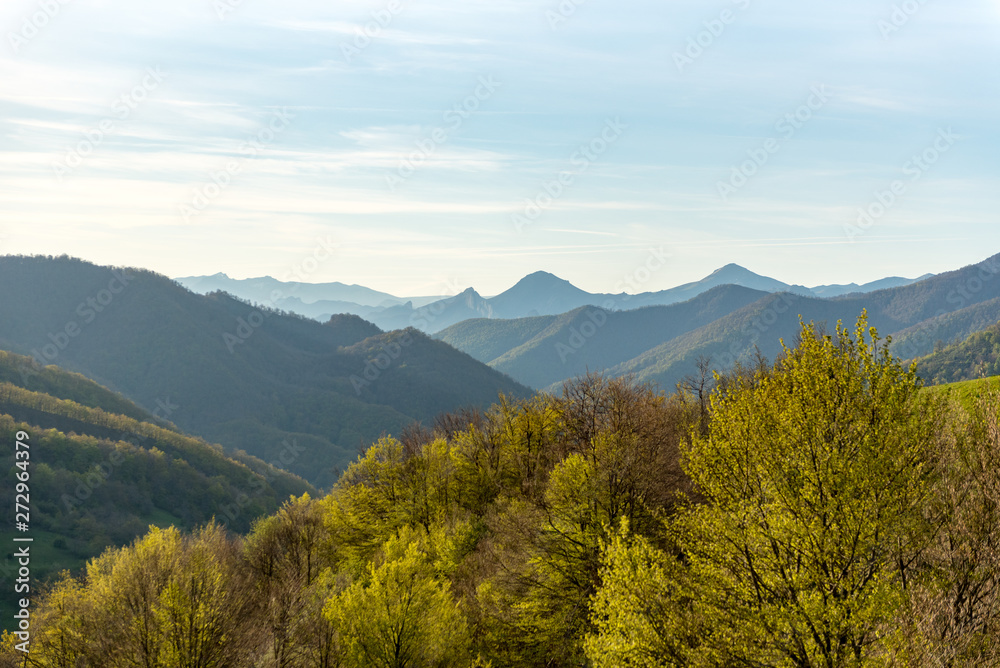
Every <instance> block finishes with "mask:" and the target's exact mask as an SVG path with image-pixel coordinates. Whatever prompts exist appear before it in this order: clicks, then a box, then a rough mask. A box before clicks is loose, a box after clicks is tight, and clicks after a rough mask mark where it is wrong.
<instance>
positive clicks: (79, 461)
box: [0, 351, 316, 618]
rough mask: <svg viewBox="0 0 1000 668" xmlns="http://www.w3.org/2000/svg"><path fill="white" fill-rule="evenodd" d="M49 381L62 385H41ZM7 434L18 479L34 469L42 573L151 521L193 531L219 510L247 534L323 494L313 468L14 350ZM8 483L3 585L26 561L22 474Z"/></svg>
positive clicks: (6, 384)
mask: <svg viewBox="0 0 1000 668" xmlns="http://www.w3.org/2000/svg"><path fill="white" fill-rule="evenodd" d="M43 387H44V388H45V389H48V390H50V392H49V393H46V392H41V391H36V390H38V389H40V388H43ZM19 432H25V433H26V434H28V439H27V443H28V444H29V450H28V452H29V455H30V456H29V458H28V461H29V464H27V465H25V466H24V467H23V469H22V468H17V467H15V463H16V461H18V459H16V457H17V456H16V455H15V448H14V447H13V444H14V443H15V441H16V440H18V439H17V434H18V433H19ZM0 442H3V443H6V444H8V445H9V446H10V447H5V448H4V449H3V454H2V455H0V457H2V469H3V471H4V472H5V475H7V476H8V480H9V481H14V480H15V477H14V473H20V472H22V471H26V472H27V474H28V480H27V482H26V483H25V484H27V486H28V489H29V506H30V513H29V524H30V527H31V531H30V532H29V533H28V534H27V535H29V536H30V537H32V538H34V541H35V542H34V543H33V544H32V553H33V554H34V555H35V558H34V559H33V560H32V577H33V578H34V580H35V581H36V582H39V583H40V582H43V581H44V580H45V579H46V578H47V577H48V576H49V575H51V574H54V573H56V572H58V571H59V570H60V569H62V568H71V569H73V568H79V567H80V566H82V564H83V562H84V561H85V560H86V559H88V558H90V557H94V556H97V555H98V554H100V553H101V552H102V551H103V550H104V549H105V548H107V547H110V546H121V545H124V544H126V543H128V542H129V541H131V540H133V539H134V538H135V537H136V536H139V535H141V534H143V533H145V531H146V529H147V528H148V526H149V525H150V524H157V525H160V526H168V525H170V524H174V525H176V526H178V527H182V528H185V529H192V528H194V527H195V526H197V525H199V524H202V523H204V522H207V521H209V520H211V519H212V518H213V517H215V518H216V520H217V521H219V522H221V523H223V524H225V525H226V526H228V527H229V528H230V529H232V530H233V531H237V532H246V531H248V530H249V529H250V528H251V526H252V525H253V522H254V520H256V519H257V518H259V517H261V516H264V515H267V514H270V513H273V512H275V511H276V510H277V509H278V507H279V506H280V505H281V504H282V503H283V502H284V501H285V500H286V499H288V498H289V497H290V496H301V495H302V494H304V493H311V494H315V493H316V490H315V489H314V488H313V487H312V486H311V485H309V484H308V483H306V482H305V481H304V480H302V479H301V478H298V477H296V476H294V475H292V474H290V473H287V472H285V471H283V470H280V469H278V468H275V467H273V466H271V465H269V464H267V463H265V462H263V461H261V460H259V459H257V458H254V457H251V456H249V455H246V454H243V453H234V454H233V455H226V454H224V453H223V451H222V448H221V447H220V446H218V445H213V444H209V443H206V442H205V441H203V440H200V439H197V438H192V437H190V436H186V435H184V434H182V433H179V432H178V431H176V430H175V429H174V428H173V427H172V426H169V425H167V426H164V425H163V423H162V422H161V421H159V420H157V419H156V418H154V417H153V416H152V415H150V414H148V413H146V412H145V411H144V410H142V409H141V408H139V407H138V406H135V405H134V404H131V403H130V402H128V401H127V400H125V399H124V398H122V397H120V396H118V395H115V394H114V393H112V392H110V391H108V390H107V389H105V388H103V387H101V386H99V385H97V384H96V383H94V382H92V381H89V380H87V379H85V378H83V377H82V376H79V375H78V374H72V373H68V372H66V371H64V370H62V369H59V368H58V367H55V366H48V367H40V366H39V365H37V364H36V363H35V362H34V360H32V359H31V358H28V357H22V356H19V355H14V354H11V353H8V352H3V351H0ZM0 490H2V491H0V502H2V503H3V508H4V511H3V513H4V520H5V521H4V522H3V525H2V527H0V544H3V545H4V546H5V547H4V551H3V554H4V559H3V561H0V581H3V582H0V586H3V588H4V589H7V585H8V584H9V582H8V581H9V579H10V578H11V577H12V576H13V574H14V573H15V571H16V569H14V562H13V561H12V558H11V550H12V548H11V547H10V546H12V545H14V543H13V542H12V540H11V539H12V537H13V534H12V529H13V527H14V522H15V517H14V508H15V504H14V494H15V492H16V491H17V490H16V488H15V485H14V484H12V482H11V484H4V485H3V486H2V487H0ZM3 601H4V602H7V601H8V597H4V599H3ZM4 610H6V609H5V608H4ZM5 618H6V616H5Z"/></svg>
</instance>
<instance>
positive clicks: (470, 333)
mask: <svg viewBox="0 0 1000 668" xmlns="http://www.w3.org/2000/svg"><path fill="white" fill-rule="evenodd" d="M998 272H1000V255H998V256H994V257H993V258H990V259H988V260H986V261H984V262H982V263H979V264H977V265H972V266H969V267H965V268H963V269H960V270H956V271H952V272H948V273H945V274H941V275H938V276H932V277H928V278H925V279H923V280H920V281H917V282H908V283H903V284H899V285H895V286H894V287H886V288H882V289H878V290H875V291H873V292H868V293H864V292H853V293H850V294H844V295H840V296H837V297H834V298H820V297H816V296H811V295H805V294H802V293H801V292H793V291H784V292H765V291H762V290H754V289H751V288H746V287H740V286H736V285H719V286H717V287H712V288H711V289H709V290H708V291H706V292H702V293H701V294H698V296H696V297H694V298H692V299H690V300H688V301H686V302H681V303H678V304H671V305H667V306H647V307H643V308H639V309H634V310H629V311H615V310H609V309H605V308H601V307H598V306H587V307H581V308H577V309H575V310H573V311H570V312H568V313H564V314H562V315H559V316H536V317H528V318H519V319H513V320H494V319H486V318H480V319H476V320H468V321H465V322H462V323H459V324H456V325H453V326H451V327H448V328H446V329H445V330H443V331H441V332H440V333H438V334H437V335H436V336H437V337H438V338H440V339H441V340H442V341H445V342H447V343H449V344H450V345H452V346H454V347H456V348H458V349H459V350H464V351H465V352H467V353H469V354H470V355H472V356H473V357H475V358H476V359H478V360H480V361H482V362H484V363H486V364H489V365H490V366H491V367H493V368H495V369H497V370H499V371H502V372H504V373H505V374H508V375H510V376H511V377H512V378H514V379H515V380H518V381H520V382H522V383H525V384H526V385H529V386H531V387H534V388H536V389H545V390H549V391H553V390H556V389H558V387H559V386H560V385H561V384H562V383H563V381H565V380H566V379H568V378H572V377H575V376H579V375H580V374H582V373H585V372H586V371H601V372H607V373H609V374H611V375H613V376H618V375H632V376H634V377H636V378H637V379H638V380H640V381H648V382H653V383H657V384H659V385H660V386H661V387H662V388H664V389H667V390H670V389H672V388H673V386H674V385H675V384H676V383H678V382H679V381H681V380H682V379H683V378H684V377H685V376H686V375H688V374H690V373H691V372H692V371H693V370H694V368H695V366H696V361H697V360H698V359H699V358H710V359H712V360H713V361H714V365H715V367H716V368H717V369H724V368H727V367H729V366H731V365H732V364H734V363H735V362H737V361H740V360H747V359H748V358H749V356H750V355H751V354H752V353H753V351H754V349H755V348H757V349H759V350H760V351H761V352H762V353H763V354H765V355H766V356H768V357H771V358H773V357H774V356H775V355H777V354H778V353H779V352H780V350H781V345H780V341H781V340H782V339H783V340H785V341H789V342H790V341H792V340H794V337H795V336H796V334H797V332H798V330H799V327H800V324H799V323H800V320H803V321H805V322H810V321H814V322H817V323H820V324H822V325H823V326H825V327H826V329H827V330H828V331H833V329H834V327H835V326H836V324H837V322H843V324H844V325H846V326H853V324H854V322H855V321H856V320H857V318H858V316H859V314H860V313H861V312H862V311H864V310H867V312H868V318H869V322H870V324H871V325H873V326H875V327H877V328H878V330H879V332H880V333H881V334H882V335H883V336H885V335H893V337H894V339H895V343H894V348H893V349H894V351H895V354H897V355H901V356H903V357H904V358H907V359H909V358H914V357H917V356H920V355H925V354H927V353H929V352H931V351H932V350H933V348H934V347H935V344H936V343H937V342H938V341H943V342H950V341H954V340H957V339H962V338H965V337H967V336H969V335H970V334H972V333H974V332H976V331H979V330H980V329H983V328H984V327H986V326H988V325H991V324H995V323H996V322H997V321H998V320H1000V280H997V278H996V274H997V273H998Z"/></svg>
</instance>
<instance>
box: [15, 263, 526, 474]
mask: <svg viewBox="0 0 1000 668" xmlns="http://www.w3.org/2000/svg"><path fill="white" fill-rule="evenodd" d="M0 283H2V285H3V286H4V288H5V289H4V291H3V292H2V293H0V308H2V309H3V312H4V313H5V314H6V315H7V317H5V318H4V319H3V320H2V321H0V348H7V349H10V350H13V351H15V352H18V353H22V354H26V355H33V356H34V357H35V358H36V359H40V360H42V361H44V362H46V363H56V364H59V365H60V366H63V367H66V368H69V369H71V370H73V371H77V372H79V373H82V374H84V375H86V376H87V377H89V378H92V379H94V380H96V381H98V382H100V383H101V384H103V385H106V386H108V387H110V388H112V389H113V390H115V391H117V392H120V393H122V394H123V395H125V396H126V397H128V398H129V399H131V400H133V401H135V402H136V403H138V404H139V405H140V406H142V407H144V408H145V409H147V410H149V411H156V410H159V412H158V415H159V416H160V417H162V418H164V419H167V420H169V421H171V422H173V423H175V424H177V425H178V426H179V427H181V428H183V429H185V430H187V431H189V432H191V433H195V434H198V435H201V436H204V437H205V438H207V439H209V440H211V441H215V442H218V443H221V444H223V445H224V446H226V447H228V448H230V449H235V448H239V449H244V450H246V451H247V452H249V453H250V454H253V455H255V456H259V457H261V458H262V459H265V460H267V461H272V460H278V459H279V458H280V457H281V455H282V454H283V453H285V451H286V450H287V443H289V442H293V441H294V442H296V443H298V445H299V446H300V447H301V450H300V451H299V452H298V453H297V455H296V456H295V457H294V458H291V459H290V461H283V462H282V463H283V464H284V465H285V466H286V467H287V468H288V470H290V471H293V472H295V473H298V474H300V475H302V476H303V477H305V478H307V479H308V480H310V481H311V482H313V483H314V484H316V485H319V486H328V485H330V484H332V482H333V481H334V480H335V478H336V474H337V471H338V470H339V469H341V468H342V467H344V466H345V465H346V464H347V463H348V462H349V461H351V460H352V459H353V458H354V457H355V456H356V454H357V452H358V450H359V449H361V448H362V447H365V446H367V445H368V444H370V443H371V442H372V441H374V440H376V439H377V438H378V437H379V436H380V435H381V434H382V433H384V432H391V433H399V431H400V430H402V429H403V428H404V427H405V426H406V425H408V424H410V423H411V422H413V421H415V420H420V421H426V420H431V419H432V418H433V417H434V416H435V415H436V414H438V413H440V412H443V411H450V410H455V409H458V408H461V407H463V406H487V405H489V404H490V403H492V402H493V401H494V400H495V399H496V397H497V395H498V393H500V392H503V393H506V394H509V395H512V396H526V395H527V394H529V393H530V392H529V390H527V388H524V387H522V386H520V385H518V384H517V383H515V382H514V381H512V380H511V379H509V378H507V377H505V376H503V375H502V374H500V373H498V372H496V371H494V370H491V369H489V368H486V367H484V366H483V365H481V364H480V363H479V362H477V361H475V360H473V359H472V358H470V357H468V356H467V355H465V354H463V353H460V352H458V351H455V350H452V349H450V348H447V347H442V346H441V344H436V343H435V342H433V341H431V340H429V339H427V338H426V337H425V336H423V335H422V334H419V333H418V332H413V331H412V330H411V331H410V332H406V333H399V332H397V333H388V334H382V333H378V330H377V329H376V328H374V327H373V326H372V325H371V324H370V323H365V322H364V321H361V320H360V319H359V318H356V317H351V316H348V317H342V318H335V319H333V320H331V321H330V322H328V323H325V324H321V323H319V322H316V321H313V320H309V319H307V318H304V317H300V316H291V315H288V314H283V313H279V312H274V311H266V310H261V309H258V308H255V307H253V306H251V305H249V304H247V303H245V302H241V301H239V300H236V299H234V298H232V297H229V296H228V295H225V294H221V293H216V294H212V295H208V296H202V295H196V294H193V293H191V292H189V291H188V290H186V289H184V288H183V287H181V286H180V285H178V284H177V283H174V282H173V281H170V280H169V279H167V278H165V277H163V276H160V275H157V274H154V273H152V272H148V271H142V270H135V269H111V268H107V267H98V266H95V265H92V264H89V263H86V262H82V261H79V260H74V259H70V258H66V257H62V258H44V257H5V258H0ZM362 342H366V343H365V345H363V346H357V344H360V343H362ZM425 355H426V356H428V357H427V358H426V359H424V357H423V356H425ZM430 360H433V362H431V361H430ZM383 376H392V378H393V381H392V382H384V380H383ZM398 387H406V388H408V390H409V392H410V395H406V396H404V395H401V394H400V393H399V392H398V391H397V388H398ZM285 458H286V459H289V458H288V456H287V454H286V455H285Z"/></svg>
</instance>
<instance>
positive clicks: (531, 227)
mask: <svg viewBox="0 0 1000 668" xmlns="http://www.w3.org/2000/svg"><path fill="white" fill-rule="evenodd" d="M998 71H1000V1H998V0H988V1H986V0H981V1H975V0H949V1H948V2H945V1H944V0H905V1H896V2H893V1H891V0H889V1H883V0H840V1H839V2H836V3H816V2H801V1H792V0H719V1H717V2H716V1H706V0H696V1H689V0H657V1H655V2H654V1H646V0H619V1H617V2H610V1H609V0H561V1H560V0H461V1H459V0H455V1H445V0H377V1H373V2H368V1H360V0H340V1H337V2H333V1H330V0H326V1H323V2H320V1H313V0H281V2H277V1H274V0H170V1H169V2H167V1H165V0H156V1H154V0H27V1H26V0H4V1H3V3H0V253H4V254H8V253H15V254H22V253H23V254H45V255H59V254H63V253H66V254H69V255H72V256H75V257H81V258H84V259H86V260H89V261H93V262H96V263H99V264H109V265H127V266H139V267H144V268H148V269H153V270H155V271H158V272H160V273H163V274H165V275H168V276H171V277H181V276H193V275H205V274H214V273H216V272H225V273H227V274H228V275H230V276H232V277H235V278H247V277H255V276H262V275H272V276H276V277H279V278H288V279H293V280H305V281H308V282H326V281H340V282H344V283H348V284H360V285H365V286H368V287H371V288H374V289H377V290H382V291H385V292H389V293H392V294H396V295H400V296H415V295H447V294H455V293H457V292H459V291H461V290H462V289H464V288H466V287H470V286H472V287H475V288H476V289H477V290H478V291H479V292H480V293H481V294H484V295H491V294H497V293H499V292H501V291H503V290H504V289H506V288H508V287H510V286H511V285H513V284H514V283H515V282H516V281H517V280H518V279H520V278H521V277H522V276H524V275H526V274H528V273H531V272H534V271H538V270H545V271H549V272H552V273H554V274H556V275H558V276H560V277H562V278H565V279H567V280H569V281H571V282H572V283H574V284H575V285H577V286H579V287H581V288H583V289H586V290H589V291H592V292H621V291H627V292H639V291H649V290H661V289H665V288H669V287H673V286H675V285H678V284H681V283H684V282H687V281H692V280H697V279H699V278H702V277H704V276H705V275H707V274H709V273H710V272H711V271H713V270H714V269H716V268H718V267H721V266H723V265H725V264H728V263H730V262H735V263H738V264H741V265H743V266H745V267H747V268H749V269H751V270H753V271H756V272H757V273H761V274H765V275H768V276H772V277H774V278H777V279H780V280H783V281H786V282H788V283H797V284H804V285H810V286H812V285H819V284H828V283H848V282H852V281H853V282H859V283H860V282H866V281H870V280H875V279H878V278H882V277H884V276H892V275H899V276H908V277H915V276H919V275H921V274H924V273H928V272H933V273H938V272H942V271H948V270H950V269H957V268H959V267H962V266H965V265H967V264H971V263H974V262H978V261H981V260H983V259H985V258H987V257H989V256H991V255H993V254H995V253H998V252H1000V226H998V225H997V223H998V219H997V218H998V214H997V212H998V211H1000V187H998V182H1000V160H998V157H997V154H998V148H1000V125H998V123H997V122H996V121H997V118H1000V86H998V85H997V84H998V80H1000V79H998Z"/></svg>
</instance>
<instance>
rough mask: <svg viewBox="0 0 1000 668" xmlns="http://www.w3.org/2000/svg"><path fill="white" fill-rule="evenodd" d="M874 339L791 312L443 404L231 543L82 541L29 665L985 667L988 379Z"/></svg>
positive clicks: (201, 538)
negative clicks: (448, 409) (95, 548)
mask: <svg viewBox="0 0 1000 668" xmlns="http://www.w3.org/2000/svg"><path fill="white" fill-rule="evenodd" d="M891 353H892V349H891V346H886V345H885V341H884V340H882V339H880V338H879V337H878V334H877V333H876V332H875V330H874V329H873V328H870V327H869V325H868V323H867V322H866V321H865V319H864V318H862V319H861V320H860V321H859V323H858V326H857V328H856V329H854V330H853V331H851V330H847V329H840V328H839V327H838V328H836V329H833V330H831V331H829V333H827V334H825V335H824V334H823V333H821V332H820V331H818V330H817V329H816V328H815V327H813V326H811V325H810V326H806V327H804V328H803V329H800V335H799V337H798V342H797V343H794V344H792V343H791V342H789V343H788V345H787V346H786V347H785V348H783V350H782V355H781V356H780V358H779V359H778V361H777V362H775V363H774V364H773V365H772V364H769V363H767V362H766V360H762V359H758V362H757V364H756V365H755V366H753V367H749V368H747V367H741V368H737V369H736V370H734V371H733V372H732V373H730V374H727V375H725V376H722V377H719V378H718V381H717V382H713V381H712V380H711V379H709V378H707V377H704V376H701V377H696V378H694V379H693V381H692V382H691V383H690V384H688V385H687V386H686V389H684V390H683V391H679V392H677V393H672V394H670V395H667V394H663V393H662V392H658V391H655V390H653V389H651V388H650V387H648V386H644V385H640V384H636V383H635V382H633V381H629V380H626V379H607V378H603V377H600V376H594V375H590V376H587V377H585V378H582V379H580V380H577V381H575V382H572V383H570V384H568V385H566V386H565V388H564V390H563V391H562V392H561V393H560V395H558V396H550V395H539V396H537V397H535V398H533V399H529V400H518V401H508V400H502V401H500V402H499V403H498V404H496V405H494V406H493V407H492V408H491V409H490V410H488V411H486V412H484V413H479V412H463V413H459V414H451V415H445V416H442V417H441V418H439V419H438V421H437V422H436V424H435V425H434V428H433V429H428V430H424V431H420V430H410V431H408V432H407V433H406V434H404V435H403V436H402V437H400V438H391V437H386V438H383V439H380V440H379V441H378V442H377V443H375V444H374V445H373V446H372V447H371V448H370V449H369V450H368V451H367V452H366V453H365V454H364V455H363V456H361V457H360V458H359V459H358V460H357V461H356V462H355V463H354V464H353V465H351V466H350V467H349V468H348V469H347V470H346V471H345V472H344V474H343V475H342V476H341V478H340V480H339V481H338V483H337V485H336V486H335V487H334V489H333V491H332V492H331V493H330V494H329V495H328V496H326V497H324V498H321V499H316V498H312V497H309V496H302V497H300V498H298V499H296V500H294V501H290V502H288V503H287V504H286V505H285V506H284V507H283V508H282V509H281V511H280V512H278V513H277V514H275V515H273V516H271V517H268V518H266V519H264V520H261V521H260V522H258V523H257V524H256V525H255V526H254V528H253V530H252V531H251V532H250V533H249V534H248V535H247V536H245V537H244V538H237V537H234V536H231V535H227V534H226V533H225V532H223V531H222V530H221V529H220V528H219V527H217V526H215V525H208V526H207V527H205V528H204V529H202V530H199V531H197V532H194V533H191V534H185V533H183V532H179V531H176V530H173V529H169V530H153V531H151V532H150V533H149V534H147V535H146V536H145V537H143V538H141V539H139V540H137V541H135V542H134V543H133V544H132V545H131V546H130V547H128V548H126V549H122V550H115V551H109V552H107V553H105V554H104V555H103V556H101V557H100V558H99V559H95V560H93V561H92V562H91V563H90V564H89V565H88V568H87V571H86V573H85V574H83V575H79V576H75V577H70V576H67V577H65V578H64V579H63V580H62V581H61V582H60V583H59V584H58V585H57V586H56V587H54V588H53V589H51V590H50V591H48V593H46V594H45V596H44V599H43V601H42V603H41V607H40V608H39V609H37V610H36V612H35V613H34V617H33V622H32V624H33V626H32V641H31V642H32V645H31V649H32V654H31V655H30V662H31V665H38V666H97V665H100V666H115V665H143V666H164V667H166V666H202V667H205V668H210V667H219V668H221V667H223V666H285V667H291V666H315V667H326V668H332V667H333V666H338V667H350V668H355V667H356V668H361V667H366V668H367V667H370V666H386V667H389V668H403V667H410V668H415V667H427V668H430V667H439V668H440V667H452V666H453V667H456V668H458V667H471V666H493V667H495V668H500V667H511V668H513V667H531V666H537V667H538V668H542V667H547V668H557V667H569V666H585V665H586V666H591V665H592V666H595V667H600V668H604V667H607V668H611V667H619V666H738V665H742V666H774V667H777V666H829V667H841V666H843V667H847V666H921V667H923V666H927V667H930V666H955V667H958V666H991V665H997V664H998V663H1000V648H998V647H997V645H996V643H995V638H996V636H997V633H998V632H1000V559H998V556H997V555H998V552H997V550H996V549H995V546H996V545H997V541H1000V529H998V527H1000V495H998V491H997V490H1000V467H998V466H997V465H996V464H997V453H998V452H1000V441H998V438H1000V436H998V435H1000V423H998V420H1000V411H998V409H1000V396H998V395H996V394H992V395H986V396H984V397H982V398H980V399H978V400H976V401H974V402H973V403H972V404H970V405H969V407H964V406H963V405H962V404H960V403H957V402H952V401H950V400H949V398H948V397H947V396H946V395H942V394H940V393H935V392H924V391H922V390H921V382H920V380H919V378H918V377H917V376H916V375H915V373H914V372H913V371H910V370H907V369H906V368H905V367H904V366H903V365H902V363H901V362H900V361H899V360H898V359H896V358H895V357H893V356H892V354H891ZM81 629H88V632H85V633H81V632H80V630H81ZM16 642H17V638H15V637H8V638H7V639H6V643H7V648H8V654H7V656H8V657H9V658H10V659H11V660H12V661H13V660H16V659H17V656H18V655H16V654H15V653H14V650H13V646H14V644H15V643H16ZM11 665H13V664H11Z"/></svg>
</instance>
